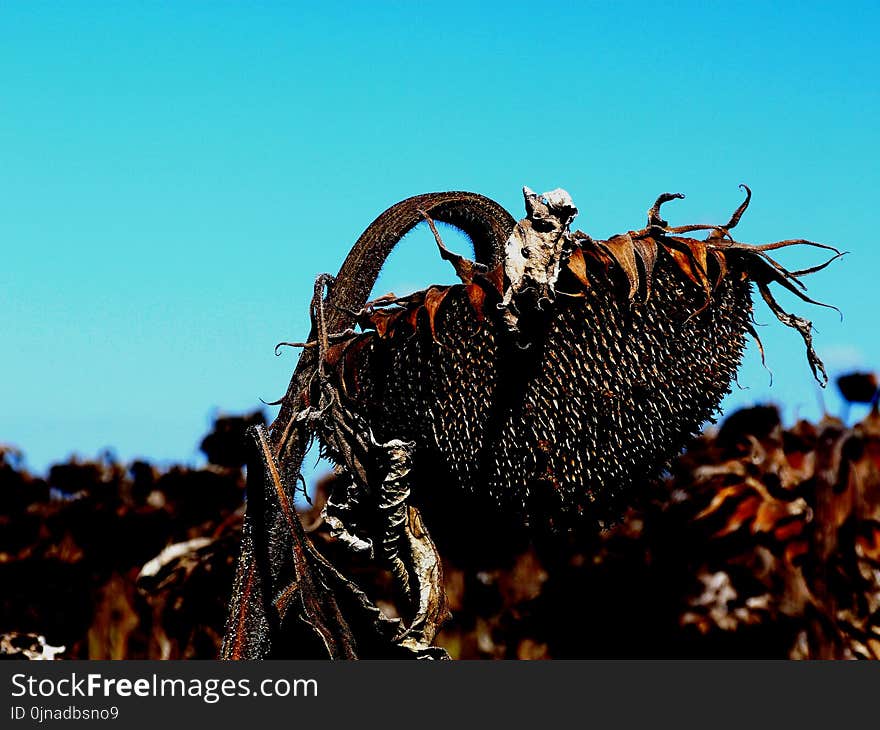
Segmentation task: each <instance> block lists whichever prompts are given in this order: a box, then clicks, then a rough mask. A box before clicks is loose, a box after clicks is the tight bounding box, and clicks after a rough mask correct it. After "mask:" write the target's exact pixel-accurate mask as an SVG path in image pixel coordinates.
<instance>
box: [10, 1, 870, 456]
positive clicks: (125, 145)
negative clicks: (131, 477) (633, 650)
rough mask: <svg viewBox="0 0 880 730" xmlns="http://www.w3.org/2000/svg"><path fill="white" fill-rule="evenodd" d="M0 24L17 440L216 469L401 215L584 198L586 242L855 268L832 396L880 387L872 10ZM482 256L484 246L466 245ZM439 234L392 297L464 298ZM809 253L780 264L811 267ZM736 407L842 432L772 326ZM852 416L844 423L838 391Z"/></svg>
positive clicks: (25, 8)
mask: <svg viewBox="0 0 880 730" xmlns="http://www.w3.org/2000/svg"><path fill="white" fill-rule="evenodd" d="M768 6H769V4H765V3H753V4H748V3H746V4H734V3H723V4H722V3H707V2H701V3H694V4H677V3H674V4H667V3H663V4H656V3H630V4H620V5H618V4H614V3H601V4H599V3H596V4H592V3H571V4H566V3H561V2H560V3H547V4H534V3H528V4H526V3H522V4H518V3H512V2H504V3H497V4H493V3H479V4H477V3H458V2H444V3H442V4H441V3H435V4H431V5H425V6H421V5H419V4H416V3H401V4H390V3H389V4H382V3H376V4H370V5H367V4H364V5H363V6H361V5H360V4H355V3H350V4H335V3H330V2H324V3H302V4H300V3H271V2H262V3H259V2H258V3H247V4H245V3H224V2H187V3H180V2H174V3H171V2H169V3H161V2H149V3H136V2H126V3H109V2H108V3H84V2H66V3H40V2H34V1H27V2H11V1H10V0H6V1H5V2H0V241H2V246H3V266H2V268H0V333H2V345H0V348H2V350H0V352H2V358H0V363H2V365H0V367H2V378H0V403H2V408H0V442H5V443H11V444H15V445H17V446H18V447H19V448H21V449H22V450H23V451H24V452H25V454H26V455H27V457H28V463H29V464H30V465H31V466H32V467H34V468H36V469H38V470H39V469H43V468H45V466H46V465H47V464H48V463H50V462H52V461H55V460H60V459H63V458H65V457H67V456H68V454H70V453H72V452H75V453H79V454H81V455H83V456H87V457H90V456H94V455H96V454H97V453H98V452H99V451H100V450H101V449H102V448H104V447H108V446H109V447H112V448H113V449H114V450H115V451H116V452H117V453H118V455H119V456H120V457H121V458H123V459H125V460H128V459H131V458H133V457H136V456H146V457H149V458H151V459H155V460H160V461H164V460H180V461H185V462H192V463H198V461H199V458H200V457H199V455H198V452H197V444H198V440H199V438H200V436H201V435H202V434H203V433H204V432H205V430H206V429H207V427H208V425H209V423H210V417H211V414H212V413H214V412H215V411H217V410H221V411H227V412H238V411H242V410H246V409H250V408H252V407H254V406H255V405H258V404H259V401H258V399H259V398H260V397H262V398H264V399H266V400H273V399H274V398H276V397H278V396H279V395H280V394H281V393H282V392H283V391H284V389H285V386H286V383H287V381H288V378H289V375H290V372H291V369H292V367H293V365H294V363H295V355H294V353H292V352H287V353H286V354H284V355H283V356H282V357H280V358H275V357H274V356H273V354H272V348H273V346H274V344H275V343H276V342H277V341H279V340H285V339H293V338H300V337H302V336H303V335H304V334H305V333H306V331H307V325H308V322H307V317H306V309H307V302H308V298H309V292H310V289H311V282H312V280H313V277H314V275H315V274H316V273H318V272H321V271H331V272H335V271H336V269H337V268H338V266H339V264H340V263H341V261H342V259H343V257H344V255H345V254H346V253H347V251H348V249H349V247H350V246H351V244H352V243H353V241H354V240H355V238H356V237H357V236H358V234H359V233H360V232H361V230H362V229H363V228H364V227H365V226H366V225H367V224H368V223H369V222H370V221H371V220H372V219H373V218H374V217H375V216H376V215H377V214H378V213H379V212H381V211H382V210H383V209H384V208H385V207H387V206H388V205H389V204H391V203H393V202H395V201H397V200H399V199H401V198H404V197H407V196H409V195H412V194H415V193H420V192H426V191H430V190H444V189H469V190H474V191H477V192H481V193H483V194H485V195H489V196H490V197H493V198H495V199H496V200H498V201H499V202H501V203H502V204H504V205H505V206H507V207H508V209H510V210H511V211H512V212H513V213H514V214H515V215H516V216H517V217H520V215H521V213H522V204H521V195H520V188H521V186H522V185H529V186H530V187H532V188H534V189H537V190H548V189H551V188H554V187H557V186H561V187H564V188H566V189H567V190H568V191H569V192H570V193H571V194H572V196H573V197H574V199H575V202H576V203H577V204H578V206H579V208H580V210H581V214H580V216H579V218H578V220H577V221H576V226H577V227H579V228H581V229H582V230H584V231H586V232H588V233H590V234H591V235H593V236H595V237H606V236H608V235H611V234H613V233H616V232H620V231H623V230H626V229H629V228H635V227H639V226H641V225H642V224H643V220H644V211H645V210H646V208H647V207H648V206H649V205H650V203H651V201H652V200H653V199H654V197H655V196H656V195H657V194H658V193H659V192H662V191H666V190H672V191H677V190H680V191H683V192H685V193H687V194H688V197H687V199H686V200H684V201H680V202H676V203H674V204H670V206H669V207H668V208H667V209H666V210H667V212H668V216H667V217H668V218H670V220H671V221H672V222H682V223H683V222H693V221H703V220H708V221H723V220H726V219H727V217H728V215H729V214H730V212H731V211H732V210H733V209H734V208H735V207H736V205H737V204H738V203H739V202H740V191H739V190H738V189H737V185H738V184H739V183H740V182H746V183H748V184H749V185H750V186H751V187H752V189H753V191H754V198H753V202H752V207H751V209H750V210H749V211H748V213H747V214H746V216H745V217H744V219H743V221H742V223H741V225H740V227H739V228H738V232H739V237H740V239H741V240H745V241H752V242H761V241H770V240H778V239H782V238H789V237H794V236H803V237H808V238H812V239H814V240H818V241H824V242H828V243H833V244H835V245H837V246H839V247H841V248H844V249H847V250H849V251H851V252H852V253H851V255H850V256H849V257H847V258H845V259H844V260H843V261H841V262H838V263H837V264H835V265H834V266H833V267H832V268H831V269H829V270H827V271H825V272H822V273H821V274H818V275H816V276H815V277H814V280H813V281H812V282H811V284H812V285H811V293H813V294H815V295H816V296H817V297H819V298H820V299H823V300H824V301H830V302H833V303H835V304H836V305H838V306H839V307H840V308H841V309H842V310H843V312H844V314H845V319H844V322H843V323H840V321H839V320H838V317H837V315H836V314H834V313H833V312H826V311H824V310H820V309H815V308H811V307H809V306H808V305H804V304H801V303H796V304H795V303H793V302H791V300H790V298H789V297H786V296H780V300H781V301H783V302H784V303H785V304H786V305H788V306H789V307H790V308H794V309H796V311H797V312H799V313H805V312H808V313H809V314H810V316H811V317H812V318H813V319H814V321H815V324H816V328H817V329H818V330H819V333H818V334H817V336H816V339H817V347H818V350H819V352H820V354H823V355H824V356H825V358H826V361H827V364H828V366H829V371H830V372H831V374H832V375H833V374H834V373H836V372H839V371H841V370H844V369H847V368H851V367H869V368H873V367H876V366H877V365H878V364H880V344H878V341H877V338H876V336H875V333H876V322H875V320H876V317H877V304H876V303H877V298H876V295H877V286H876V284H875V280H876V275H875V272H876V270H877V267H878V263H880V252H878V244H877V243H876V241H874V240H873V236H871V235H870V233H871V229H872V227H873V226H874V225H875V216H876V208H877V206H876V201H875V200H874V199H873V196H874V194H876V191H877V188H878V186H877V169H878V147H877V127H878V124H877V120H878V119H880V103H878V102H880V99H878V81H877V79H878V78H880V67H878V66H880V62H878V53H877V42H876V38H877V32H878V29H880V23H878V20H880V9H878V8H880V6H878V5H877V4H876V3H864V4H860V3H847V4H845V5H839V6H836V7H831V6H830V5H827V4H824V5H823V4H814V5H811V4H804V3H790V4H785V3H781V4H775V6H774V7H768ZM447 238H448V240H449V241H450V242H456V245H458V246H459V247H461V246H462V242H461V240H460V239H455V238H453V237H452V236H451V234H450V235H448V236H447ZM432 246H433V244H432V243H431V238H430V234H427V233H426V232H423V231H422V232H415V233H414V234H412V235H411V236H410V237H408V238H407V240H406V241H405V242H404V245H403V248H402V250H401V251H400V252H399V253H398V254H395V256H394V257H393V260H392V262H391V263H390V265H389V266H388V268H387V269H386V271H385V272H384V273H383V277H382V280H381V281H380V284H379V287H378V288H379V289H381V290H382V291H386V290H389V289H393V290H395V291H397V292H398V293H404V292H405V291H406V290H407V289H412V288H416V287H420V286H422V285H425V284H427V283H430V282H432V281H437V280H440V281H449V280H451V277H450V273H449V272H448V271H447V270H446V268H445V266H444V265H443V264H442V263H441V262H439V261H438V260H437V257H436V255H435V253H434V250H433V247H432ZM816 255H817V254H815V253H811V254H798V253H796V252H782V253H781V254H780V256H779V258H780V260H782V261H784V262H786V263H790V264H791V265H793V266H797V265H800V264H802V263H804V262H806V261H814V260H816ZM758 319H759V321H762V322H766V323H767V326H766V327H764V328H762V329H761V334H762V339H763V340H764V344H765V349H766V351H767V358H768V363H769V365H770V367H771V368H772V369H773V371H774V375H775V378H774V385H773V387H772V388H770V387H769V377H768V374H767V373H766V371H764V370H763V369H762V368H761V366H760V361H759V359H758V357H757V355H756V353H755V352H754V351H750V353H749V354H748V355H747V357H746V363H745V366H744V367H743V370H742V375H741V378H740V382H741V383H742V384H743V385H744V386H747V387H748V389H747V390H743V391H739V390H735V392H734V394H733V396H732V397H731V398H730V399H729V401H728V403H727V406H728V408H730V407H733V406H734V405H740V404H748V403H752V402H758V401H764V400H768V399H769V400H773V401H777V402H782V403H784V404H785V405H786V413H787V415H788V417H789V418H791V417H794V415H796V414H799V415H804V416H815V415H816V414H817V413H818V405H817V395H816V394H817V389H816V388H815V386H814V384H813V382H812V380H811V377H810V373H809V369H808V367H807V364H806V360H805V357H804V354H803V346H802V343H801V341H800V338H799V337H798V336H797V334H796V333H794V332H793V331H790V330H787V329H785V328H784V327H782V326H781V325H779V324H778V323H776V322H775V320H773V319H772V316H771V315H770V314H769V312H767V310H766V308H765V307H764V306H763V303H762V304H761V305H759V307H758ZM825 397H826V402H827V405H828V408H829V409H830V410H832V411H834V412H839V411H840V409H841V405H840V402H839V399H838V397H837V394H836V392H835V391H834V389H833V387H830V388H829V389H828V391H827V392H826V394H825Z"/></svg>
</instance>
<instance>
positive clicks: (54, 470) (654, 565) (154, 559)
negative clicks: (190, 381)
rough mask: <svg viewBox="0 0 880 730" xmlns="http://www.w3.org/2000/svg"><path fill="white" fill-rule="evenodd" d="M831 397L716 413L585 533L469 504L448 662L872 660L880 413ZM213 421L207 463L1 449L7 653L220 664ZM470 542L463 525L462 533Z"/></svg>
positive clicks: (330, 544) (220, 460)
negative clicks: (831, 407) (508, 536)
mask: <svg viewBox="0 0 880 730" xmlns="http://www.w3.org/2000/svg"><path fill="white" fill-rule="evenodd" d="M837 386H838V388H839V390H840V393H841V395H842V396H843V398H844V399H845V400H846V401H847V403H848V404H850V405H849V406H848V408H850V407H851V408H852V409H853V411H855V409H858V408H862V409H865V413H859V414H858V416H859V417H858V418H857V419H856V420H855V421H854V423H852V424H851V425H848V424H847V422H845V421H844V420H842V419H840V418H837V417H834V416H831V415H826V416H825V417H823V418H822V419H821V420H819V421H817V422H808V421H805V420H801V421H798V422H797V423H795V424H794V425H792V426H790V427H786V426H784V425H783V423H782V421H781V419H780V415H779V410H778V409H777V408H776V407H775V406H772V405H765V406H757V407H753V408H748V409H742V410H739V411H735V412H733V413H731V414H730V415H729V416H728V417H727V418H726V419H724V420H723V421H722V423H721V424H720V426H719V427H717V428H710V429H708V430H707V431H706V432H705V433H704V434H703V435H701V436H700V437H699V438H697V439H696V440H695V441H694V442H693V443H692V444H691V445H690V446H689V448H688V449H687V450H686V451H685V452H684V453H683V454H681V456H680V457H678V458H677V459H675V460H674V461H673V463H672V464H671V465H670V468H669V470H668V472H667V473H666V474H665V475H664V476H663V477H662V478H661V479H658V480H656V481H653V482H649V483H646V484H645V485H643V488H642V489H641V490H640V492H639V493H638V494H637V495H636V496H635V498H634V499H633V501H632V504H631V506H630V508H629V509H628V511H627V512H626V514H625V516H624V517H623V519H622V520H621V521H620V522H619V523H618V524H615V525H612V526H610V527H609V528H608V529H607V530H605V531H604V532H602V533H600V534H592V535H568V536H558V535H557V536H541V537H539V538H538V539H536V540H534V541H531V542H529V541H526V540H524V539H512V540H508V541H504V542H498V540H497V536H495V535H493V534H491V532H490V531H488V530H482V529H481V528H480V526H479V525H476V526H473V520H472V515H469V513H468V505H467V504H464V503H458V504H454V505H446V506H444V507H442V509H441V510H438V511H437V512H435V513H434V514H433V516H432V518H433V519H434V520H436V521H438V524H437V529H436V530H435V529H434V527H432V528H431V529H432V532H434V533H435V537H436V539H437V542H438V547H439V548H440V551H441V553H442V554H443V556H444V561H445V564H444V568H445V577H446V586H447V592H448V596H449V600H450V607H451V609H452V612H453V618H452V619H451V621H450V622H449V623H448V624H447V625H446V627H445V628H444V630H443V631H442V633H441V634H440V636H439V639H438V643H439V644H440V645H442V646H443V647H444V648H446V649H447V650H448V651H449V653H450V654H451V655H452V656H453V657H455V658H519V659H543V658H563V657H586V656H599V657H768V658H769V657H774V658H874V659H876V658H880V414H878V408H877V400H878V380H877V377H876V375H875V374H874V373H871V372H859V373H850V374H847V375H845V376H842V377H840V378H838V380H837ZM264 421H265V415H264V414H263V413H262V412H259V411H257V412H253V413H249V414H246V415H243V416H219V417H217V418H216V420H215V422H214V425H213V428H212V430H211V432H210V433H209V434H208V435H207V436H205V438H204V440H203V441H202V445H201V448H202V450H203V452H204V453H205V455H206V457H207V459H208V464H207V466H205V467H204V468H201V469H194V468H189V467H181V466H171V467H167V468H164V469H159V468H157V467H156V466H154V465H151V464H149V463H147V462H145V461H136V462H133V463H131V464H128V465H122V464H120V463H118V462H117V461H116V460H115V459H113V458H112V456H111V455H109V454H105V455H103V456H101V457H100V458H98V459H97V460H95V461H82V460H70V461H68V462H65V463H61V464H56V465H54V466H52V467H51V468H50V469H49V471H48V473H47V474H46V476H44V477H40V476H35V475H33V474H31V473H29V472H28V471H27V469H26V468H25V467H24V465H23V459H22V456H21V454H20V453H18V452H17V451H15V450H14V449H12V448H9V447H4V448H2V449H0V584H2V585H3V586H4V591H3V592H2V594H0V632H6V633H5V634H3V635H2V636H0V655H2V656H5V657H9V658H14V657H20V658H52V657H53V656H55V655H56V654H58V647H61V646H63V647H64V650H63V651H62V652H61V653H60V657H61V658H92V659H104V658H114V659H120V658H145V657H149V658H213V657H215V656H216V655H217V652H218V649H219V644H220V640H221V636H222V630H223V623H224V620H225V613H226V602H227V600H228V598H229V594H230V588H231V585H232V577H233V566H234V560H235V558H236V551H237V549H238V542H239V535H238V533H239V530H240V529H241V521H242V515H243V500H244V474H243V462H244V458H245V452H244V448H243V444H244V433H245V430H246V428H247V427H248V426H250V425H254V424H258V423H263V422H264ZM333 479H334V476H333V475H332V474H329V475H327V476H325V477H324V478H322V479H320V480H318V482H317V483H316V484H315V485H313V487H312V490H311V491H312V504H311V505H309V504H306V503H303V504H302V505H301V506H302V512H301V517H302V519H303V523H304V525H305V526H306V529H307V531H308V532H309V535H310V537H311V539H312V540H313V541H314V542H315V544H316V545H317V546H318V547H319V549H320V550H322V551H323V552H325V553H326V554H328V555H329V556H330V557H331V558H332V560H333V561H334V563H335V564H336V565H338V566H340V567H342V568H343V570H344V571H345V572H346V573H347V574H349V575H350V576H352V577H353V578H354V579H355V580H356V581H357V582H358V583H360V584H361V585H362V586H363V587H364V588H365V589H367V590H368V591H369V592H370V593H371V595H372V596H373V597H374V598H375V600H377V602H378V603H379V605H380V606H381V607H382V608H383V610H385V611H386V612H388V613H389V614H393V613H394V612H395V606H394V599H393V597H392V593H393V592H392V589H391V583H390V580H389V577H388V576H387V575H386V574H385V573H383V572H382V571H380V570H377V569H376V568H375V566H374V565H373V564H371V563H368V562H365V561H358V560H357V559H356V558H354V557H352V556H351V555H350V554H348V553H346V552H345V551H344V550H342V549H340V546H339V545H338V544H337V543H335V542H334V541H333V540H332V539H331V538H330V535H329V530H328V529H327V527H326V525H324V523H323V521H322V520H321V517H320V509H321V506H322V504H323V501H324V499H325V497H326V494H327V491H328V489H329V488H330V486H331V485H332V481H333ZM469 525H470V526H471V527H472V529H467V526H469Z"/></svg>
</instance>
